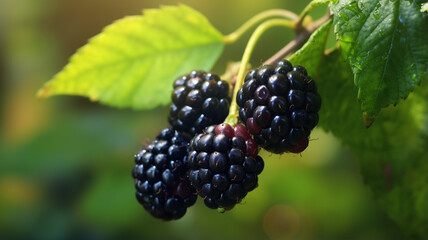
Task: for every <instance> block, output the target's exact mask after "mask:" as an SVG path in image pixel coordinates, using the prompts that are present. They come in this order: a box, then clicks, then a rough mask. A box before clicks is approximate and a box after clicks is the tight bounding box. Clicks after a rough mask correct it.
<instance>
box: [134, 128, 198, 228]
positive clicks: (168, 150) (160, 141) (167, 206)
mask: <svg viewBox="0 0 428 240" xmlns="http://www.w3.org/2000/svg"><path fill="white" fill-rule="evenodd" d="M188 144H189V139H188V138H186V137H184V136H183V135H180V134H179V133H178V132H177V131H175V130H173V129H172V128H166V129H164V130H162V131H161V133H160V134H159V135H158V136H157V138H156V140H154V141H153V142H151V143H150V144H149V145H147V146H146V147H144V148H143V149H142V150H141V151H140V152H139V153H138V154H136V155H135V167H134V170H133V172H132V176H133V178H134V181H135V188H136V190H137V192H136V197H137V200H138V201H139V203H140V204H141V205H143V207H144V209H145V210H146V211H148V212H149V213H150V214H151V215H152V216H154V217H156V218H161V219H163V220H172V219H179V218H181V217H182V216H184V214H185V213H186V209H187V208H188V207H190V206H192V205H193V204H194V203H195V201H196V198H197V196H196V191H195V189H194V188H193V187H192V186H191V184H190V182H189V180H188V179H187V176H186V174H187V171H188V168H187V165H186V158H187V154H188V146H189V145H188Z"/></svg>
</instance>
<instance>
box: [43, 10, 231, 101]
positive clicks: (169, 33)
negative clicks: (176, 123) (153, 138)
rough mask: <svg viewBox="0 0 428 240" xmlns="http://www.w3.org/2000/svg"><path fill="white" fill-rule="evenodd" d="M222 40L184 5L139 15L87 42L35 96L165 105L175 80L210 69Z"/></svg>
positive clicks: (221, 46) (117, 24) (193, 11)
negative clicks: (64, 95)
mask: <svg viewBox="0 0 428 240" xmlns="http://www.w3.org/2000/svg"><path fill="white" fill-rule="evenodd" d="M222 38H223V36H222V35H221V33H220V32H219V31H218V30H216V29H215V28H214V27H213V26H212V25H211V24H210V23H209V22H208V20H207V19H206V18H205V17H204V16H203V15H202V14H200V13H198V12H197V11H195V10H193V9H191V8H190V7H187V6H185V5H179V6H165V7H162V8H161V9H150V10H145V11H144V15H141V16H129V17H125V18H123V19H121V20H118V21H116V22H114V23H113V24H111V25H109V26H108V27H106V28H105V30H104V31H103V32H102V33H100V34H98V35H97V36H95V37H94V38H92V39H91V40H90V41H89V43H88V44H86V45H85V46H84V47H82V48H81V49H80V50H78V52H77V53H76V54H74V55H73V57H72V58H71V60H70V63H69V64H68V65H67V66H65V68H64V69H63V70H62V71H61V72H60V73H58V74H57V75H56V76H55V77H54V78H53V79H52V80H51V81H49V82H48V83H46V84H45V86H44V87H43V88H42V89H41V90H40V91H39V92H38V96H39V97H49V96H52V95H58V94H67V95H80V96H86V97H89V98H90V99H92V100H96V101H100V102H101V103H104V104H108V105H111V106H115V107H121V108H122V107H132V108H135V109H150V108H154V107H156V106H158V105H165V104H168V103H169V102H170V98H171V97H170V94H171V91H172V83H173V81H174V80H175V79H176V78H177V77H179V76H180V75H182V74H185V73H187V72H189V71H191V70H194V69H197V70H209V69H210V68H211V67H212V66H213V64H214V63H215V61H216V60H217V58H218V57H219V56H220V54H221V52H222V50H223V47H224V44H223V42H222V41H223V40H222Z"/></svg>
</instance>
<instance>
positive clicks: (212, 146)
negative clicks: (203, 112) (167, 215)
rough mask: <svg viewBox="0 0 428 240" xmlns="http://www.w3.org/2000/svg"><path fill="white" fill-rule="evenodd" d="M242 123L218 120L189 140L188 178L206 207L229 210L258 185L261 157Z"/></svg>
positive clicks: (262, 164) (262, 163)
mask: <svg viewBox="0 0 428 240" xmlns="http://www.w3.org/2000/svg"><path fill="white" fill-rule="evenodd" d="M257 154H258V145H257V143H256V142H255V141H254V140H253V139H252V138H251V136H250V134H249V133H248V132H247V129H246V128H245V127H244V126H242V125H236V126H235V127H234V128H232V127H231V126H230V125H228V124H225V123H222V124H220V125H214V126H210V127H208V128H206V129H205V130H204V133H201V134H198V135H196V136H195V137H194V138H193V139H192V140H191V141H190V149H189V155H188V158H187V165H188V167H189V168H190V170H189V179H190V182H191V184H192V186H194V187H195V188H196V190H197V192H198V194H199V195H200V196H201V197H203V198H204V202H205V205H206V206H207V207H209V208H212V209H216V208H224V209H226V210H228V209H231V208H233V207H234V206H235V204H237V203H239V202H240V201H241V200H242V199H243V198H244V197H245V196H246V195H247V193H248V192H250V191H252V190H253V189H255V188H256V187H257V185H258V177H257V175H259V174H260V173H261V172H262V170H263V168H264V162H263V159H262V158H261V157H260V156H258V155H257Z"/></svg>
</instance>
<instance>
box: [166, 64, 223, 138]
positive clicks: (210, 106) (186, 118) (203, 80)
mask: <svg viewBox="0 0 428 240" xmlns="http://www.w3.org/2000/svg"><path fill="white" fill-rule="evenodd" d="M229 105H230V97H229V84H228V83H227V82H226V81H223V80H220V77H219V76H217V75H216V74H214V73H207V72H203V71H192V72H191V73H189V74H187V75H184V76H182V77H180V78H178V79H177V80H175V82H174V91H173V93H172V105H171V107H170V114H169V118H168V120H169V123H170V124H171V126H172V127H173V128H174V129H176V130H177V131H179V132H181V133H182V134H187V135H188V136H189V137H193V136H194V135H195V134H196V133H200V132H202V130H203V129H204V128H205V127H208V126H210V125H213V124H218V123H221V122H223V121H224V119H225V118H226V116H227V114H228V112H229Z"/></svg>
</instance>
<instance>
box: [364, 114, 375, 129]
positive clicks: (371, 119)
mask: <svg viewBox="0 0 428 240" xmlns="http://www.w3.org/2000/svg"><path fill="white" fill-rule="evenodd" d="M375 118H376V117H375V116H373V115H370V114H368V113H367V112H363V121H364V126H365V127H366V128H369V127H370V126H371V125H372V124H373V122H374V120H375Z"/></svg>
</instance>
